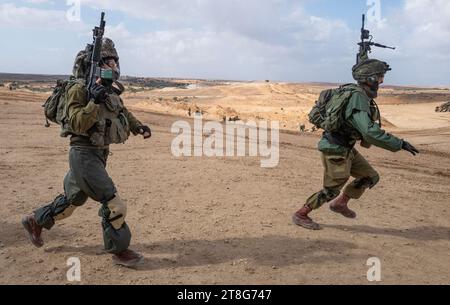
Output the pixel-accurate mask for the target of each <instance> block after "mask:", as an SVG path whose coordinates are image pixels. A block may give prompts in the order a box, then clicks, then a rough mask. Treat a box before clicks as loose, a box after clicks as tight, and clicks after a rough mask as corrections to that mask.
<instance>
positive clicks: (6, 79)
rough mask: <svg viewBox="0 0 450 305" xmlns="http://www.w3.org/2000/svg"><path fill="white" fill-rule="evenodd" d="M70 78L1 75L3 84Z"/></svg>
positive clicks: (38, 75)
mask: <svg viewBox="0 0 450 305" xmlns="http://www.w3.org/2000/svg"><path fill="white" fill-rule="evenodd" d="M66 78H69V75H43V74H16V73H0V81H2V82H14V81H15V82H31V81H33V82H42V83H47V82H54V81H57V80H58V79H66Z"/></svg>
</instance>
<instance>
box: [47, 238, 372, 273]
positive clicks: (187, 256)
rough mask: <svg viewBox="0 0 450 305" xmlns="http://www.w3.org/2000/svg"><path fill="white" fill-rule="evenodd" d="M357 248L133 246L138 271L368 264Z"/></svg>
mask: <svg viewBox="0 0 450 305" xmlns="http://www.w3.org/2000/svg"><path fill="white" fill-rule="evenodd" d="M357 248H358V247H357V245H356V244H353V243H349V242H345V241H339V240H307V239H303V238H290V237H284V236H267V237H261V238H230V239H220V240H211V241H210V240H170V241H164V242H157V243H151V244H142V243H141V244H139V243H138V244H133V245H132V249H134V250H136V251H138V252H140V253H142V254H144V256H145V257H146V259H145V261H144V263H143V264H142V265H141V266H139V267H138V268H137V269H138V270H159V269H167V268H183V267H194V266H206V265H218V264H222V263H231V264H233V263H235V264H244V265H245V263H246V262H255V263H256V264H257V265H260V266H267V267H273V266H275V267H283V266H289V265H301V264H304V263H317V264H320V263H323V262H326V261H332V262H335V263H342V262H348V261H351V260H361V261H365V260H366V259H367V257H366V256H361V255H356V254H352V253H351V251H352V249H357ZM49 250H50V251H54V252H75V253H76V252H83V253H89V254H91V255H94V254H95V253H97V255H98V251H99V247H95V246H94V247H93V246H87V247H80V248H73V247H68V246H60V247H56V248H53V249H49Z"/></svg>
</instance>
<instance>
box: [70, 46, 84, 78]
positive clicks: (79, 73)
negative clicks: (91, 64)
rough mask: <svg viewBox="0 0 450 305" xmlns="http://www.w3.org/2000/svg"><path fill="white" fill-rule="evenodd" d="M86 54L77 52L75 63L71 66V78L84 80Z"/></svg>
mask: <svg viewBox="0 0 450 305" xmlns="http://www.w3.org/2000/svg"><path fill="white" fill-rule="evenodd" d="M87 62H88V59H87V53H86V51H85V50H82V51H80V52H78V54H77V57H76V58H75V62H74V64H73V71H72V73H73V76H75V77H76V78H85V77H86V75H87V74H88V71H87V66H88V64H87Z"/></svg>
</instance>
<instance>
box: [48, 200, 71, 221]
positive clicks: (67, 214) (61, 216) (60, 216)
mask: <svg viewBox="0 0 450 305" xmlns="http://www.w3.org/2000/svg"><path fill="white" fill-rule="evenodd" d="M76 209H77V206H76V205H72V204H71V205H69V206H68V207H67V208H66V209H65V210H64V211H63V212H62V213H60V214H58V215H56V216H55V217H53V219H54V220H55V221H60V220H63V219H66V218H69V217H70V216H72V214H73V212H74V211H75V210H76Z"/></svg>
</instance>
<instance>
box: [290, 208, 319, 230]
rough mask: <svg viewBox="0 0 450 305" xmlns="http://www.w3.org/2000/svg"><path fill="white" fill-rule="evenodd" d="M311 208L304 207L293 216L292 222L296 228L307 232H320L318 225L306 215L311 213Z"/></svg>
mask: <svg viewBox="0 0 450 305" xmlns="http://www.w3.org/2000/svg"><path fill="white" fill-rule="evenodd" d="M312 210H313V209H312V208H310V207H309V206H308V205H305V206H304V207H303V208H301V209H300V210H299V211H298V212H297V213H295V214H294V216H293V217H292V220H293V221H294V223H295V224H296V225H297V226H300V227H303V228H305V229H308V230H321V229H322V228H321V227H320V225H319V224H318V223H315V222H314V221H313V220H312V219H311V218H310V217H309V216H308V215H309V213H311V212H312Z"/></svg>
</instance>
